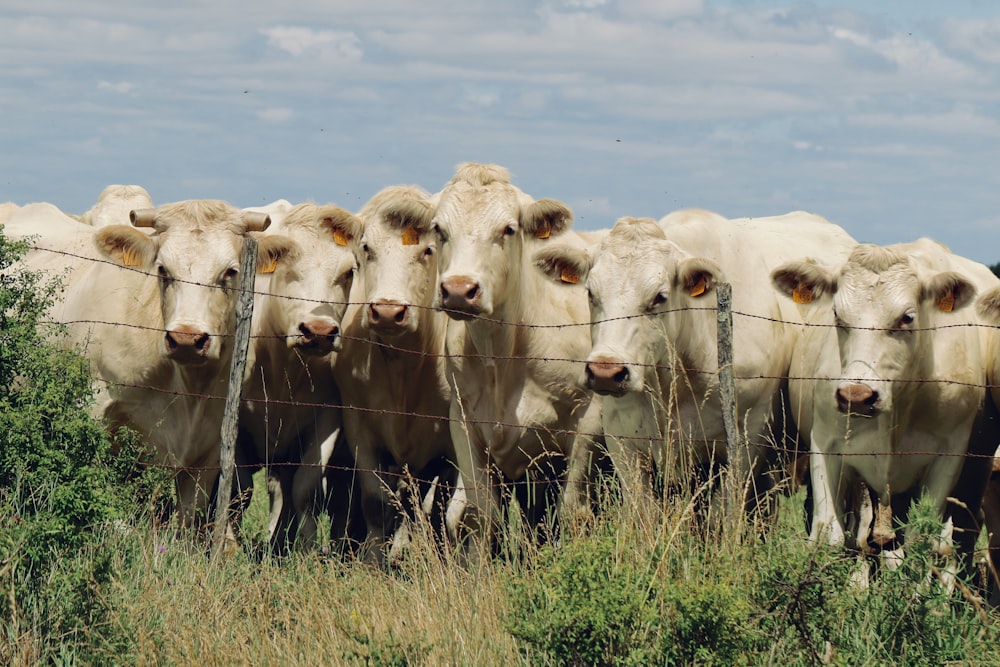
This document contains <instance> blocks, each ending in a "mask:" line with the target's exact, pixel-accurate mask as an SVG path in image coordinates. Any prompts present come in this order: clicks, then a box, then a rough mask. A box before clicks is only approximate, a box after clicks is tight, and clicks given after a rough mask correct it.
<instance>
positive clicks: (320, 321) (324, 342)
mask: <svg viewBox="0 0 1000 667" xmlns="http://www.w3.org/2000/svg"><path fill="white" fill-rule="evenodd" d="M290 343H291V346H292V347H294V348H295V349H296V350H299V351H301V352H305V353H307V354H315V355H324V354H329V353H330V352H333V351H335V350H339V349H340V326H339V325H338V324H337V323H336V322H334V321H333V320H330V319H326V318H316V319H312V320H305V321H304V322H300V323H299V335H298V336H295V337H293V338H292V339H291V341H290Z"/></svg>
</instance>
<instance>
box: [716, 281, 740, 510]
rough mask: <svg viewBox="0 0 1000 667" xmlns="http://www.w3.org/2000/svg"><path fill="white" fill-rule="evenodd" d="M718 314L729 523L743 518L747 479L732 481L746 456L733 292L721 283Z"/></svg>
mask: <svg viewBox="0 0 1000 667" xmlns="http://www.w3.org/2000/svg"><path fill="white" fill-rule="evenodd" d="M715 294H716V298H717V300H718V303H719V310H718V313H717V315H718V349H719V398H720V399H721V401H722V425H723V427H724V428H725V430H726V451H727V453H728V459H729V469H730V477H731V479H730V483H729V484H727V485H726V486H727V488H726V489H724V492H725V493H726V495H727V499H726V508H727V510H726V514H727V515H728V516H727V519H730V518H734V517H737V516H739V514H738V513H737V512H742V509H743V503H742V502H739V499H741V498H742V497H743V494H742V493H741V490H742V488H743V485H744V484H745V483H746V480H744V479H732V478H734V477H736V476H737V475H734V474H732V473H733V472H734V471H740V469H741V468H743V467H744V466H741V465H737V462H740V461H742V460H743V458H744V455H745V452H743V451H742V450H741V448H742V447H743V444H742V442H741V438H740V432H739V421H738V420H737V418H736V417H737V415H736V380H735V378H734V376H733V288H732V285H730V284H729V283H720V284H718V285H716V287H715Z"/></svg>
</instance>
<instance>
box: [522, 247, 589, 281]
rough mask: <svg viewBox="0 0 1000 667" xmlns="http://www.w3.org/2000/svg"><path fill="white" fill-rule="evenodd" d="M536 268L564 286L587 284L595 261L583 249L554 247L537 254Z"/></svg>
mask: <svg viewBox="0 0 1000 667" xmlns="http://www.w3.org/2000/svg"><path fill="white" fill-rule="evenodd" d="M533 259H534V262H535V266H536V267H538V268H539V269H540V270H541V272H542V273H544V274H545V275H546V276H548V277H549V278H551V279H552V280H553V281H555V282H557V283H559V284H562V285H577V284H582V283H585V282H587V274H589V273H590V267H591V266H592V265H593V259H591V257H590V253H588V252H587V251H586V250H584V249H583V248H572V247H569V246H563V245H552V246H547V247H545V248H543V249H542V250H539V251H538V252H536V253H535V255H534V257H533Z"/></svg>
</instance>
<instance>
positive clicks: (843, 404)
mask: <svg viewBox="0 0 1000 667" xmlns="http://www.w3.org/2000/svg"><path fill="white" fill-rule="evenodd" d="M881 405H882V399H881V398H880V397H879V393H878V392H877V391H876V390H874V389H872V388H871V387H869V386H868V385H867V384H861V383H858V382H845V383H842V384H841V385H840V386H839V387H837V409H838V410H839V411H840V412H841V413H842V414H845V415H854V416H856V417H874V416H875V415H876V414H877V413H878V411H879V408H880V407H881Z"/></svg>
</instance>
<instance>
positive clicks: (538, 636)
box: [506, 535, 757, 665]
mask: <svg viewBox="0 0 1000 667" xmlns="http://www.w3.org/2000/svg"><path fill="white" fill-rule="evenodd" d="M634 547H635V545H632V546H630V547H626V546H624V545H623V544H622V542H621V541H619V540H618V539H617V538H616V537H614V536H611V535H604V536H592V537H587V538H582V539H579V540H575V541H573V542H570V543H568V544H566V545H563V547H562V548H548V549H546V550H545V551H543V553H542V556H541V558H540V559H539V560H538V562H537V564H536V566H535V567H533V568H532V570H531V571H530V572H529V573H528V574H527V575H526V576H525V577H523V578H519V579H516V580H515V581H514V582H513V583H512V585H511V595H510V605H511V610H510V613H509V614H508V616H507V618H506V625H507V629H508V631H509V632H510V633H511V634H512V635H514V636H515V637H517V638H518V639H520V640H521V641H523V642H525V643H527V644H529V645H531V646H534V647H536V648H538V649H540V650H541V651H542V652H543V653H544V654H546V655H547V656H548V657H549V658H550V659H551V660H552V661H553V663H554V664H560V665H598V664H600V665H649V664H665V665H675V664H692V663H698V664H725V665H731V664H738V663H739V662H740V661H741V656H744V655H745V654H746V653H747V652H752V651H753V650H754V645H755V643H756V642H757V637H756V636H755V631H754V628H753V625H752V624H750V623H748V620H749V613H750V611H751V606H750V604H749V602H748V600H747V599H746V597H745V594H744V593H743V592H741V591H740V590H739V589H738V588H735V587H733V586H732V585H731V584H730V582H726V581H710V580H708V579H704V578H703V577H702V576H701V575H702V573H699V572H691V571H689V572H687V573H686V574H685V575H684V576H681V573H680V572H679V571H674V570H673V567H672V565H671V563H670V562H669V561H670V559H669V558H666V557H660V556H658V555H657V554H656V553H655V551H649V552H642V551H639V552H637V551H636V550H635V548H634ZM657 564H660V565H666V568H665V569H660V570H659V571H658V572H654V569H655V568H656V565H657ZM676 564H678V565H679V564H680V563H676Z"/></svg>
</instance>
